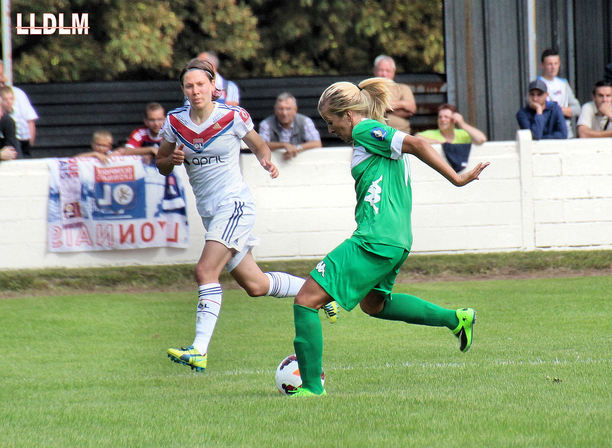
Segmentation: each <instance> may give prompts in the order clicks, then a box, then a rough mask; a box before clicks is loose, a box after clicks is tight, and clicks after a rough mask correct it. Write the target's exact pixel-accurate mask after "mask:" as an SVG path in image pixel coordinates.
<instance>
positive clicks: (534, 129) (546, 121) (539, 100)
mask: <svg viewBox="0 0 612 448" xmlns="http://www.w3.org/2000/svg"><path fill="white" fill-rule="evenodd" d="M547 97H548V93H547V89H546V84H545V83H544V81H542V80H541V79H536V80H535V81H532V82H530V83H529V93H528V95H527V106H525V107H523V108H521V109H519V111H518V112H517V113H516V119H517V121H518V124H519V127H520V128H521V129H529V130H531V135H532V137H533V139H534V140H541V139H564V138H567V126H566V124H565V119H564V117H563V112H562V111H561V108H560V107H559V105H558V104H557V103H554V102H552V101H546V98H547Z"/></svg>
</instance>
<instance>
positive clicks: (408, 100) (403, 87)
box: [374, 54, 416, 133]
mask: <svg viewBox="0 0 612 448" xmlns="http://www.w3.org/2000/svg"><path fill="white" fill-rule="evenodd" d="M374 76H378V77H380V78H387V79H390V80H391V81H393V79H394V78H395V61H394V60H393V58H392V57H391V56H387V55H384V54H381V55H380V56H378V57H377V58H376V59H374ZM389 90H390V91H391V107H392V109H390V110H388V111H387V114H386V118H387V124H388V125H389V126H391V127H392V128H395V129H399V130H400V131H403V132H406V133H410V121H408V118H410V117H412V116H413V115H414V114H415V112H416V102H415V101H414V95H413V94H412V90H410V87H409V86H408V85H407V84H400V83H398V82H395V81H393V84H391V85H389Z"/></svg>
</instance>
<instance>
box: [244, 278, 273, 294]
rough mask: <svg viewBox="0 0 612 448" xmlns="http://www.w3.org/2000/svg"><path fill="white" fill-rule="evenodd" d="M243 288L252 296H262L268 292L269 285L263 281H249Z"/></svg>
mask: <svg viewBox="0 0 612 448" xmlns="http://www.w3.org/2000/svg"><path fill="white" fill-rule="evenodd" d="M243 288H244V290H245V291H246V293H247V294H248V295H249V296H250V297H261V296H265V295H266V294H267V293H268V287H267V286H266V285H264V284H262V283H261V282H247V283H246V284H244V285H243Z"/></svg>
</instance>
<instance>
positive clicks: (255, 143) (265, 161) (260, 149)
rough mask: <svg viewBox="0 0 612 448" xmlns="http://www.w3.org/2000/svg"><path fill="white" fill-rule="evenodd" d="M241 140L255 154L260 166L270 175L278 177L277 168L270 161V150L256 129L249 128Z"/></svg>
mask: <svg viewBox="0 0 612 448" xmlns="http://www.w3.org/2000/svg"><path fill="white" fill-rule="evenodd" d="M242 140H243V141H244V142H245V143H246V144H247V146H248V147H249V149H250V150H251V151H252V152H253V154H255V155H256V156H257V160H259V163H260V164H261V166H262V167H263V168H264V169H265V170H266V171H268V172H269V173H270V177H272V178H276V177H278V168H276V166H275V165H274V164H273V163H272V162H271V158H272V152H271V151H270V148H269V147H268V145H267V144H266V142H264V141H263V139H262V138H261V137H260V136H259V134H258V133H257V131H255V129H251V130H250V131H249V132H247V133H246V135H245V136H244V137H242Z"/></svg>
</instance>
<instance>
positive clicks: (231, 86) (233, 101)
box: [198, 51, 240, 106]
mask: <svg viewBox="0 0 612 448" xmlns="http://www.w3.org/2000/svg"><path fill="white" fill-rule="evenodd" d="M198 59H199V60H200V61H208V62H210V63H211V64H212V65H213V66H214V67H215V87H216V89H217V94H218V95H219V97H218V98H217V99H216V100H215V101H217V102H219V103H225V104H227V105H228V106H238V105H239V104H240V89H238V86H237V85H236V83H235V82H232V81H229V80H227V79H225V78H224V77H223V76H221V74H220V73H219V71H218V70H219V57H218V56H217V54H216V53H215V52H214V51H203V52H202V53H200V54H199V55H198Z"/></svg>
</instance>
